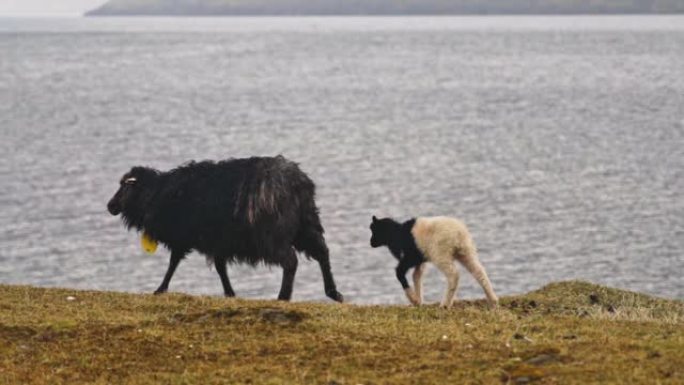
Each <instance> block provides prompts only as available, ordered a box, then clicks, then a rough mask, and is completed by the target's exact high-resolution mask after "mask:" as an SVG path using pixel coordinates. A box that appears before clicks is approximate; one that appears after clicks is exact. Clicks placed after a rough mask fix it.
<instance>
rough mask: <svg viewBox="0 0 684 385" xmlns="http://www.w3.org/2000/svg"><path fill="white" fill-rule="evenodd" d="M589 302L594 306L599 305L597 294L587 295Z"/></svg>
mask: <svg viewBox="0 0 684 385" xmlns="http://www.w3.org/2000/svg"><path fill="white" fill-rule="evenodd" d="M589 302H590V303H591V304H592V305H596V304H597V303H599V296H598V294H596V293H591V294H589Z"/></svg>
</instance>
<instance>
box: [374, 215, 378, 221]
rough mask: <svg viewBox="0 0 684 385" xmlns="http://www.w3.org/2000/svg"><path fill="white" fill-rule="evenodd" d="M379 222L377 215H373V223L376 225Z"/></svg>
mask: <svg viewBox="0 0 684 385" xmlns="http://www.w3.org/2000/svg"><path fill="white" fill-rule="evenodd" d="M377 221H378V218H376V217H375V215H373V223H375V222H377Z"/></svg>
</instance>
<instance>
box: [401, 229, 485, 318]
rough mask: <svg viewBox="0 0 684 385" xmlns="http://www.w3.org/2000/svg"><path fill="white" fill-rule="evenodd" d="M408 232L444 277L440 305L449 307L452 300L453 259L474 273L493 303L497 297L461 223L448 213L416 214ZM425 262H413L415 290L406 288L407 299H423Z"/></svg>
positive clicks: (455, 274) (455, 285)
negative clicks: (441, 215)
mask: <svg viewBox="0 0 684 385" xmlns="http://www.w3.org/2000/svg"><path fill="white" fill-rule="evenodd" d="M411 234H412V235H413V239H414V240H415V242H416V246H417V247H418V250H419V251H420V252H421V253H422V254H423V256H424V257H425V259H426V261H428V262H431V263H433V264H434V265H435V266H437V268H438V269H439V270H440V271H441V272H442V273H444V275H445V276H446V278H447V291H446V293H445V295H444V299H443V300H442V303H441V306H442V307H450V306H451V304H452V303H453V302H454V301H455V300H456V289H457V288H458V279H459V273H458V269H457V266H456V264H455V263H454V261H459V262H460V263H461V264H463V266H465V268H466V269H467V270H468V271H469V272H470V273H471V274H472V275H473V276H474V277H475V279H476V280H477V281H478V282H479V284H480V285H481V286H482V289H484V292H485V295H486V296H487V300H488V301H489V303H490V305H492V306H496V304H497V303H498V301H499V300H498V298H497V296H496V294H495V293H494V290H493V289H492V284H491V282H490V281H489V278H488V277H487V273H486V272H485V269H484V268H483V267H482V265H481V264H480V261H479V259H478V258H477V248H476V247H475V242H473V239H472V237H471V236H470V232H469V231H468V228H467V227H466V225H465V224H463V223H462V222H461V221H459V220H458V219H455V218H449V217H422V218H417V219H416V223H415V225H414V226H413V228H412V229H411ZM424 271H425V263H423V264H421V265H418V266H416V268H415V270H414V271H413V284H414V287H415V293H414V292H412V290H411V289H410V288H409V289H407V290H406V295H407V297H408V298H409V300H410V301H411V302H412V303H414V304H416V305H420V304H421V303H422V302H423V296H422V294H423V293H422V292H423V290H422V276H423V272H424Z"/></svg>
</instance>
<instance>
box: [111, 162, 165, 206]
mask: <svg viewBox="0 0 684 385" xmlns="http://www.w3.org/2000/svg"><path fill="white" fill-rule="evenodd" d="M158 177H159V172H158V171H156V170H154V169H151V168H147V167H133V168H132V169H131V171H129V172H127V173H126V174H124V176H123V177H121V180H120V181H119V190H117V192H116V194H114V196H113V197H112V199H110V200H109V203H107V210H109V213H110V214H112V215H119V214H121V213H122V212H123V215H124V216H127V215H130V214H131V213H133V212H134V211H136V210H139V209H140V208H141V206H142V204H143V203H144V201H146V200H147V199H148V198H149V195H150V191H151V190H153V189H152V187H153V186H154V185H155V183H156V182H157V179H158Z"/></svg>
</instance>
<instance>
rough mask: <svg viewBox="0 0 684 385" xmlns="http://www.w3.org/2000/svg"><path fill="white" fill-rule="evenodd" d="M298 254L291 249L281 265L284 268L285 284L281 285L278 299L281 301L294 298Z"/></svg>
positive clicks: (284, 256) (284, 255)
mask: <svg viewBox="0 0 684 385" xmlns="http://www.w3.org/2000/svg"><path fill="white" fill-rule="evenodd" d="M297 263H298V262H297V254H295V251H294V249H293V248H289V249H288V250H287V252H286V253H285V254H283V259H282V260H281V262H280V265H281V266H282V267H283V283H282V284H281V285H280V293H279V294H278V299H279V300H281V301H289V300H290V298H291V297H292V287H293V285H294V279H295V274H296V273H297Z"/></svg>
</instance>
